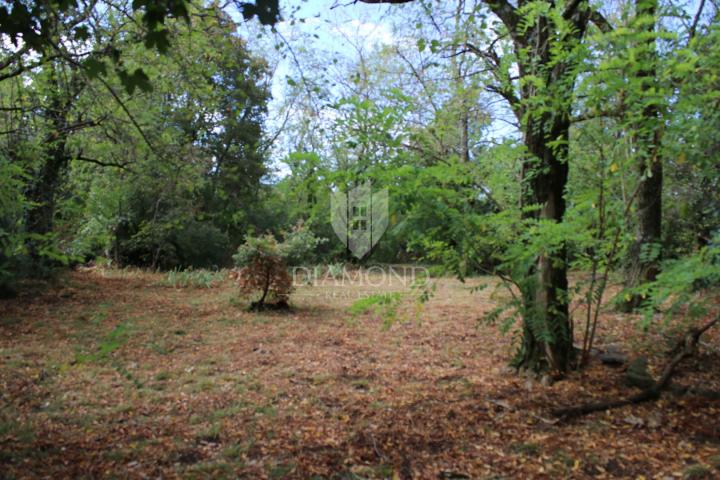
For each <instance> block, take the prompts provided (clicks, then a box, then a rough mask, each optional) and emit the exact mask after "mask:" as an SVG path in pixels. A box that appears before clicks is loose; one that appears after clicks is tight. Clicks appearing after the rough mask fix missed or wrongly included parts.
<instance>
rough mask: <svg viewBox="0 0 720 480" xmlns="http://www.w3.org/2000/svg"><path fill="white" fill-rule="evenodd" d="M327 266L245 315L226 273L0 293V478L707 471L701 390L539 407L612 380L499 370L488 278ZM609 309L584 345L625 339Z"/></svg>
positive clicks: (615, 388) (611, 391)
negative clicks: (271, 306) (417, 282)
mask: <svg viewBox="0 0 720 480" xmlns="http://www.w3.org/2000/svg"><path fill="white" fill-rule="evenodd" d="M344 282H345V283H344V284H343V283H342V282H341V281H339V280H337V279H333V278H331V277H328V278H326V279H325V280H324V281H323V282H321V283H320V284H317V285H314V286H304V287H301V288H299V289H298V291H297V292H296V295H295V296H294V297H293V306H294V308H293V310H292V311H291V312H289V313H282V314H281V313H267V312H265V313H261V314H256V313H249V312H247V311H245V310H244V309H243V307H242V302H240V301H237V302H236V301H235V299H236V298H237V297H236V292H235V289H234V288H235V287H234V286H233V285H232V283H231V282H229V281H226V282H224V283H220V284H218V285H216V286H215V288H211V289H206V288H177V289H175V288H167V287H166V286H165V285H163V276H161V275H155V274H149V273H147V272H142V271H124V272H111V271H104V272H94V273H92V272H86V273H82V274H81V273H75V274H72V275H71V276H69V277H68V278H67V279H66V280H65V282H64V283H63V284H62V285H60V286H58V287H56V288H55V289H51V290H48V291H46V292H44V293H43V294H41V295H36V296H33V297H26V298H20V299H16V300H12V301H2V303H0V319H3V321H0V358H2V362H1V363H0V382H1V385H2V387H3V388H2V393H1V395H2V408H0V461H1V463H2V465H3V467H2V468H3V475H4V476H5V477H8V478H13V477H16V478H33V477H39V476H51V477H56V478H61V477H63V478H65V477H80V476H86V477H87V476H90V477H109V476H113V475H115V476H117V477H123V478H141V477H143V476H150V477H159V476H161V477H182V478H210V477H212V478H237V477H240V478H303V479H305V478H326V479H330V478H363V479H366V478H393V477H394V476H397V477H399V478H410V476H412V477H413V478H452V477H451V476H448V475H451V474H453V475H456V476H457V478H461V477H460V475H465V476H467V477H470V478H491V477H505V478H518V477H525V478H536V477H537V478H563V477H574V478H590V477H595V476H599V475H605V476H606V477H623V478H637V477H638V476H639V475H644V476H646V478H651V477H660V478H662V476H663V475H667V476H670V477H671V478H676V477H678V476H679V477H682V476H685V477H686V478H702V477H700V476H699V475H706V474H708V472H710V475H715V474H717V470H714V469H716V468H717V466H718V464H720V462H718V461H717V459H718V458H720V448H719V446H720V432H718V431H717V428H716V425H717V421H716V419H717V415H718V413H720V405H718V403H717V402H714V403H713V402H712V401H709V400H707V399H696V398H693V397H683V398H672V397H670V398H668V399H664V400H663V401H662V402H660V403H657V404H648V405H644V406H639V407H629V408H625V409H621V410H617V411H616V412H613V414H612V415H593V416H590V417H587V418H586V419H583V420H581V421H578V422H576V423H574V424H572V425H560V424H557V425H556V424H551V423H547V422H546V421H544V420H543V419H546V418H547V410H548V409H549V408H551V407H553V406H556V405H558V404H562V403H568V402H574V401H577V400H579V399H589V398H596V397H598V396H605V395H622V394H623V393H625V392H626V390H625V387H623V386H622V381H621V376H620V375H619V374H616V373H615V372H612V371H611V372H610V373H608V370H607V369H605V368H604V367H602V366H600V365H595V364H594V365H592V366H591V368H590V369H588V370H587V371H584V372H581V373H577V374H573V376H572V377H571V378H569V379H568V380H567V381H563V382H559V383H556V384H555V385H552V386H551V387H542V386H540V385H539V384H537V383H532V382H528V381H526V380H525V379H524V378H522V377H518V376H515V375H511V374H508V373H507V372H506V370H505V367H504V365H505V360H506V359H507V358H508V357H509V355H510V354H511V352H512V345H511V338H512V337H511V336H510V335H508V336H501V335H499V334H498V332H497V330H496V329H495V328H493V327H489V326H486V325H480V324H479V323H478V318H480V317H481V316H482V314H483V313H485V312H487V311H488V310H489V309H491V308H492V307H493V306H494V302H495V299H494V297H493V293H492V288H489V289H485V290H482V291H480V292H475V293H473V292H472V291H471V288H472V287H473V286H476V285H478V284H481V283H490V284H491V285H492V283H493V280H491V279H471V280H470V281H469V282H468V284H461V283H459V282H455V281H453V280H448V279H438V280H437V292H436V294H435V296H434V297H433V298H432V299H431V301H430V302H429V303H428V304H426V305H425V306H424V307H423V308H422V309H420V310H417V308H416V306H415V305H414V304H413V302H412V300H411V298H412V295H411V293H412V292H411V289H410V287H409V286H408V285H401V284H397V283H396V284H393V285H384V286H372V285H370V284H368V282H363V283H362V284H361V283H360V282H355V283H352V282H351V283H348V282H347V280H344ZM377 283H379V282H376V284H377ZM368 299H370V300H368ZM388 306H391V307H392V313H393V315H394V321H392V322H386V318H384V317H387V315H386V314H385V313H386V312H385V310H386V309H387V308H388ZM418 312H419V313H418ZM6 319H12V320H6ZM627 320H628V319H627V318H626V317H620V316H617V315H615V314H612V313H610V312H608V313H607V314H606V315H605V317H604V321H603V325H602V328H603V330H602V332H600V336H601V338H600V344H603V343H609V342H610V341H613V342H617V339H622V338H625V337H627V329H628V328H632V327H631V326H630V322H628V321H627ZM646 340H647V343H648V344H652V343H653V340H654V339H653V338H651V337H648V338H647V339H646ZM708 341H711V342H717V338H710V337H709V339H708ZM655 343H656V342H655ZM710 357H711V358H704V359H703V362H704V364H706V365H707V364H708V362H713V361H714V362H716V363H715V365H717V361H718V358H716V357H712V355H710ZM717 371H718V369H717V368H715V369H705V370H704V371H703V372H699V371H697V369H693V368H692V366H690V367H689V368H688V371H687V372H685V378H689V379H690V380H692V381H693V382H694V383H699V382H703V383H704V384H705V385H706V386H707V387H708V388H713V386H714V387H715V388H719V387H720V385H718V382H719V381H720V379H718V377H717ZM630 415H632V416H633V417H637V418H644V419H648V418H651V417H652V418H655V417H660V418H662V419H663V420H662V421H661V422H660V423H659V425H655V426H653V427H649V426H648V424H649V422H645V424H644V425H643V426H637V425H631V424H629V423H628V422H626V421H625V419H626V418H628V417H629V416H630ZM648 442H651V443H652V448H648V447H647V445H648V444H649V443H648ZM637 458H643V460H642V462H639V461H637V460H636V459H637ZM443 475H444V476H443Z"/></svg>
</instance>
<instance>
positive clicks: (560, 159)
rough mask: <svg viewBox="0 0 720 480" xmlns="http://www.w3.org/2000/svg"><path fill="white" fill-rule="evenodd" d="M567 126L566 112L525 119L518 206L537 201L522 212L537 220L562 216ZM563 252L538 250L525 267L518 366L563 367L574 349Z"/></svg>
mask: <svg viewBox="0 0 720 480" xmlns="http://www.w3.org/2000/svg"><path fill="white" fill-rule="evenodd" d="M548 127H549V128H548ZM548 130H549V131H548ZM569 131H570V122H569V112H566V113H562V112H556V113H555V115H554V116H553V117H552V118H548V117H547V116H546V117H545V118H541V119H539V120H537V121H536V122H528V124H527V127H526V131H525V138H524V140H525V145H526V146H527V147H528V150H529V152H530V154H531V156H530V158H529V159H527V160H526V161H525V164H524V165H523V182H524V186H523V190H524V192H523V199H522V200H523V206H527V205H539V206H540V208H539V210H538V211H536V212H532V213H529V214H528V215H532V216H533V217H535V218H536V219H538V220H549V221H553V222H558V223H559V222H562V221H563V217H564V215H565V196H564V195H565V187H566V185H567V180H568V164H567V153H568V148H567V139H568V136H569ZM545 132H547V133H545ZM549 139H554V140H560V142H559V143H560V144H559V146H558V147H557V148H552V147H549V146H548V140H549ZM566 254H567V252H566V249H565V247H564V246H562V247H561V248H560V249H558V250H557V251H556V252H554V253H553V254H552V256H550V255H549V254H543V255H541V256H540V257H539V258H538V259H537V261H536V263H535V265H534V266H533V267H532V270H531V271H530V272H528V275H529V278H530V280H531V281H530V283H529V285H528V287H527V288H526V291H525V292H523V293H524V294H523V296H524V302H525V312H524V318H523V340H522V345H521V348H520V350H519V352H518V355H517V356H516V358H515V359H514V361H513V365H514V366H516V367H518V368H520V367H523V368H526V369H531V370H535V371H541V370H547V369H550V370H553V371H555V372H565V371H566V370H567V369H568V368H569V366H570V364H571V361H572V359H573V353H574V349H573V338H572V323H571V321H570V317H569V312H568V295H567V290H568V279H567V258H566V257H567V255H566Z"/></svg>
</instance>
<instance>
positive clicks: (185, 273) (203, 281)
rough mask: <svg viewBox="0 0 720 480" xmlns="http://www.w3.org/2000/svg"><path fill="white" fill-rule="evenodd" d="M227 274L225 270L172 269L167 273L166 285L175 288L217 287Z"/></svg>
mask: <svg viewBox="0 0 720 480" xmlns="http://www.w3.org/2000/svg"><path fill="white" fill-rule="evenodd" d="M226 276H227V273H226V272H223V271H212V270H193V269H192V268H188V269H186V270H177V269H176V270H170V271H169V272H167V273H166V274H165V281H164V283H165V285H168V286H170V287H173V288H188V287H191V288H215V287H217V286H218V285H219V284H220V283H222V282H223V280H225V278H226Z"/></svg>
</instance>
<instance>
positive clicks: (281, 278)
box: [233, 234, 293, 309]
mask: <svg viewBox="0 0 720 480" xmlns="http://www.w3.org/2000/svg"><path fill="white" fill-rule="evenodd" d="M285 259H286V256H285V252H284V248H283V244H282V243H279V242H278V241H277V240H276V239H275V237H274V236H273V235H272V234H266V235H263V236H260V237H251V236H248V237H247V238H246V239H245V243H243V244H242V245H240V247H239V248H238V251H237V253H236V254H235V255H233V260H235V264H236V265H237V266H239V267H241V268H240V270H239V271H238V272H237V274H236V279H237V282H238V285H239V286H240V291H241V292H242V293H243V294H246V295H248V294H256V293H258V292H259V294H260V298H259V299H258V300H256V301H254V302H253V303H252V305H251V308H254V309H262V308H264V307H265V302H266V301H267V302H270V303H272V304H275V305H278V306H287V302H288V300H289V298H290V293H291V292H292V290H293V285H292V278H291V277H290V274H289V273H288V266H287V264H286V263H285Z"/></svg>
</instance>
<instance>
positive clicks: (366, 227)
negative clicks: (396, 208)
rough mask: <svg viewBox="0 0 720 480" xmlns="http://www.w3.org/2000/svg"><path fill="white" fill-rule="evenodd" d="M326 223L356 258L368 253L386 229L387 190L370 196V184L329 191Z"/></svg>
mask: <svg viewBox="0 0 720 480" xmlns="http://www.w3.org/2000/svg"><path fill="white" fill-rule="evenodd" d="M330 221H331V223H332V227H333V230H334V231H335V234H336V235H337V236H338V238H339V239H340V241H341V242H343V244H344V245H345V246H346V247H347V249H348V250H350V252H351V253H352V254H353V255H355V256H356V257H357V258H362V257H364V256H365V255H367V253H368V252H369V251H370V250H372V248H373V247H374V246H375V245H376V244H377V242H378V241H379V240H380V237H382V235H383V234H384V233H385V230H387V226H388V190H387V188H384V189H382V190H380V191H379V192H375V193H373V191H372V186H371V184H370V182H366V183H364V184H362V185H358V186H357V187H355V188H353V189H351V190H348V191H347V192H333V193H332V196H331V198H330Z"/></svg>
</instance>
